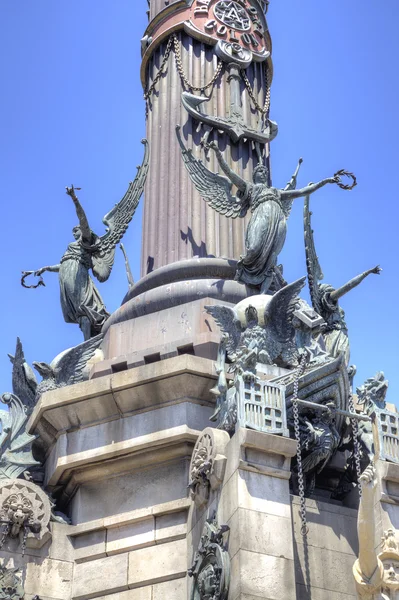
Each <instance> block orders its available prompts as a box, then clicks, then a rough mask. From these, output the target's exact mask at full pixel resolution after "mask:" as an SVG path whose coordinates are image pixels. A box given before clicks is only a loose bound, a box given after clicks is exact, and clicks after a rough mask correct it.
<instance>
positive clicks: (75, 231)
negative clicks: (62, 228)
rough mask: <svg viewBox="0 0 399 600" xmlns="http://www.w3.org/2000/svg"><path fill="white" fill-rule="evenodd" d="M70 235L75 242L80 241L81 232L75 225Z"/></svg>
mask: <svg viewBox="0 0 399 600" xmlns="http://www.w3.org/2000/svg"><path fill="white" fill-rule="evenodd" d="M72 235H73V237H74V238H75V240H76V241H77V242H78V241H79V240H80V238H81V237H82V231H81V229H80V227H79V225H76V227H74V228H73V229H72Z"/></svg>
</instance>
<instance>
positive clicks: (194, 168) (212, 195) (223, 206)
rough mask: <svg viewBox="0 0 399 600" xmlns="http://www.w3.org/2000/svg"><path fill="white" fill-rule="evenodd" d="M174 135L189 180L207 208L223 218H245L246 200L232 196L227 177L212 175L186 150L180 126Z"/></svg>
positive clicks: (230, 185)
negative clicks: (206, 203)
mask: <svg viewBox="0 0 399 600" xmlns="http://www.w3.org/2000/svg"><path fill="white" fill-rule="evenodd" d="M176 135H177V139H178V141H179V144H180V147H181V154H182V158H183V162H184V166H185V167H186V169H187V171H188V174H189V175H190V179H191V181H192V182H193V184H194V187H195V189H196V190H197V192H198V193H199V194H200V195H201V196H202V198H203V199H204V200H205V201H206V202H208V204H209V206H210V207H211V208H213V209H214V210H216V211H217V212H218V213H220V214H221V215H224V216H225V217H231V218H232V219H235V218H236V217H245V215H246V214H247V210H248V208H249V202H248V200H246V199H240V198H237V197H236V196H233V194H232V193H231V189H232V187H233V184H232V183H231V181H229V179H227V177H224V176H223V175H219V173H213V172H212V171H210V170H209V169H207V167H206V166H205V165H204V163H203V162H202V160H200V159H197V158H195V156H194V155H193V152H192V150H188V149H187V148H186V147H185V145H184V143H183V140H182V138H181V135H180V126H179V125H178V126H177V127H176Z"/></svg>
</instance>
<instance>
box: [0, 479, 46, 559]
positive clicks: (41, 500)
mask: <svg viewBox="0 0 399 600" xmlns="http://www.w3.org/2000/svg"><path fill="white" fill-rule="evenodd" d="M50 517H51V504H50V500H49V498H48V497H47V495H46V494H45V493H44V492H43V490H42V489H40V488H39V487H38V486H37V485H35V484H34V483H32V482H30V481H24V480H23V479H10V480H9V481H7V482H4V483H1V484H0V522H1V538H0V546H3V544H4V543H5V542H6V540H7V539H19V541H20V543H21V544H22V549H24V547H25V545H28V546H30V547H39V548H40V547H41V546H42V545H43V544H44V543H45V542H46V541H47V540H48V538H49V535H50V530H49V526H48V525H49V522H50Z"/></svg>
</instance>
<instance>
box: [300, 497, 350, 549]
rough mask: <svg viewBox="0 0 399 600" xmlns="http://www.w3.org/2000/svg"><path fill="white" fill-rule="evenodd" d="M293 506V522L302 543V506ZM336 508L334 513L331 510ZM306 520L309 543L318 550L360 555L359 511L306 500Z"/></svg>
mask: <svg viewBox="0 0 399 600" xmlns="http://www.w3.org/2000/svg"><path fill="white" fill-rule="evenodd" d="M294 500H295V503H294V502H293V504H292V523H293V528H294V535H295V539H296V540H298V542H302V536H301V531H300V530H301V519H300V515H299V504H298V503H297V502H296V501H297V500H299V499H297V498H294ZM331 507H333V508H335V509H338V510H335V511H334V512H332V511H331V510H330V508H331ZM306 518H307V526H308V534H307V543H308V545H309V546H314V547H316V548H326V549H328V550H334V551H335V552H342V553H344V554H350V555H351V556H353V557H354V558H353V561H354V560H355V556H356V555H357V548H358V540H357V511H355V510H353V509H348V508H344V507H341V506H339V507H338V506H334V505H331V504H327V503H325V502H316V501H314V500H307V501H306Z"/></svg>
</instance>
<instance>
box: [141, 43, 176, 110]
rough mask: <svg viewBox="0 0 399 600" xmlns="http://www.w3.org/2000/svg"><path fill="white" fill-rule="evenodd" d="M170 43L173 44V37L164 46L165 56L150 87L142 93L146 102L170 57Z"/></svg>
mask: <svg viewBox="0 0 399 600" xmlns="http://www.w3.org/2000/svg"><path fill="white" fill-rule="evenodd" d="M172 42H173V37H170V38H169V39H168V43H167V45H166V50H165V55H164V57H163V61H162V64H161V66H160V67H159V70H158V73H157V74H156V75H155V77H154V81H153V82H152V84H151V85H150V87H149V88H148V90H147V91H146V92H145V93H144V100H148V99H149V98H150V96H151V94H152V92H153V91H154V89H155V86H156V85H157V83H158V81H159V80H160V79H161V77H162V75H163V73H164V69H165V67H166V63H167V62H168V60H169V55H170V52H171V50H172Z"/></svg>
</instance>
